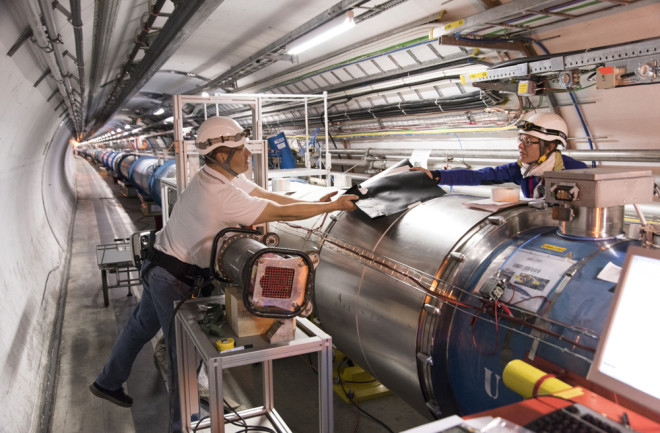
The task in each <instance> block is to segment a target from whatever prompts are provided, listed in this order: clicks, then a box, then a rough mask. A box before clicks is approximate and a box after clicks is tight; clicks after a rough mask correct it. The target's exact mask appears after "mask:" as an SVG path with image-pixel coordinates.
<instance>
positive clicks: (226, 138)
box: [195, 116, 250, 155]
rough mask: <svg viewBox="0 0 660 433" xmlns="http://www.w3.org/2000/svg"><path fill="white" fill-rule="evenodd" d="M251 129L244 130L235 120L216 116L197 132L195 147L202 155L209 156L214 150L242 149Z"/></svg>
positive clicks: (209, 119)
mask: <svg viewBox="0 0 660 433" xmlns="http://www.w3.org/2000/svg"><path fill="white" fill-rule="evenodd" d="M249 135H250V130H249V129H243V128H242V127H241V125H239V124H238V122H236V121H235V120H234V119H231V118H229V117H221V116H215V117H211V118H208V119H206V120H205V121H204V122H203V123H202V124H201V125H200V127H199V129H198V130H197V140H196V141H195V147H196V148H197V151H198V152H199V153H200V154H202V155H208V154H209V153H210V152H211V151H213V150H214V149H216V148H218V147H220V146H224V147H232V148H233V147H240V146H242V145H244V144H245V142H246V137H247V136H249Z"/></svg>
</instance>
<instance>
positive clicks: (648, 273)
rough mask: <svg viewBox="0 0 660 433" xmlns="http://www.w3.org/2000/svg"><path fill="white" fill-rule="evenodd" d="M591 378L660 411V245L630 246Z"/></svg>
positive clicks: (601, 337)
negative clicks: (651, 246)
mask: <svg viewBox="0 0 660 433" xmlns="http://www.w3.org/2000/svg"><path fill="white" fill-rule="evenodd" d="M587 379H589V380H590V381H592V382H594V383H596V384H598V385H601V386H603V387H605V388H607V389H609V390H611V391H613V392H615V393H616V394H618V395H621V396H624V397H626V398H629V399H630V400H632V401H635V402H636V403H639V404H640V405H642V406H644V407H646V408H648V409H650V410H652V411H654V412H656V413H659V414H660V250H659V249H650V248H641V247H630V248H629V249H628V252H627V254H626V258H625V261H624V264H623V268H622V269H621V275H620V276H619V282H618V284H617V286H616V288H615V291H614V298H613V300H612V304H611V305H610V310H609V313H608V316H607V319H606V321H605V325H604V327H603V331H602V333H601V336H600V341H599V343H598V348H597V349H596V353H595V356H594V361H593V363H592V364H591V367H590V369H589V373H588V374H587Z"/></svg>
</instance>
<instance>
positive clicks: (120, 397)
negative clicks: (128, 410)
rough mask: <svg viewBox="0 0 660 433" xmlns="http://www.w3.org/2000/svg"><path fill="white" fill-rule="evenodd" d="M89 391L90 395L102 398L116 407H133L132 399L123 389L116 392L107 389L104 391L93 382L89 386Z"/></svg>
mask: <svg viewBox="0 0 660 433" xmlns="http://www.w3.org/2000/svg"><path fill="white" fill-rule="evenodd" d="M89 390H90V391H92V394H94V395H95V396H97V397H100V398H104V399H106V400H108V401H110V402H112V403H114V404H116V405H117V406H121V407H131V406H132V405H133V399H132V398H131V397H130V396H129V395H126V393H125V392H124V388H119V389H118V390H116V391H110V390H109V389H105V388H103V387H102V386H100V385H99V384H97V383H96V382H94V383H93V384H91V385H89Z"/></svg>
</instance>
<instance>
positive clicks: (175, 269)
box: [143, 247, 211, 286]
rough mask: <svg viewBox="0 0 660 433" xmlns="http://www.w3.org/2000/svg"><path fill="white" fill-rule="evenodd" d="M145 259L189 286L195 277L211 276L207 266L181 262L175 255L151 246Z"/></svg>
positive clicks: (206, 277)
mask: <svg viewBox="0 0 660 433" xmlns="http://www.w3.org/2000/svg"><path fill="white" fill-rule="evenodd" d="M147 260H149V262H150V264H151V265H153V266H159V267H161V268H163V269H165V270H166V271H167V272H169V273H170V274H172V276H173V277H174V278H176V279H177V280H179V281H181V282H182V283H185V284H188V285H189V286H192V285H193V284H194V283H195V280H196V279H197V277H202V278H204V279H205V280H208V279H209V278H210V277H211V270H210V269H209V268H200V267H199V266H197V265H191V264H189V263H186V262H182V261H181V260H179V259H177V258H176V257H174V256H170V255H169V254H165V253H164V252H162V251H159V250H157V249H156V248H153V247H152V248H150V249H149V251H148V252H147ZM143 273H144V272H143Z"/></svg>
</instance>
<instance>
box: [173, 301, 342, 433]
mask: <svg viewBox="0 0 660 433" xmlns="http://www.w3.org/2000/svg"><path fill="white" fill-rule="evenodd" d="M209 302H218V300H217V299H216V298H213V297H211V298H202V299H195V300H190V301H187V302H186V303H185V304H184V305H183V306H182V307H181V308H180V310H179V311H178V313H177V315H176V318H175V329H176V331H175V334H176V349H177V362H178V364H177V365H178V371H179V382H178V386H179V398H180V402H181V419H182V420H183V426H182V428H183V431H184V432H192V431H193V425H192V424H191V422H190V417H191V415H192V414H195V413H197V412H199V403H198V385H197V366H198V365H199V362H200V360H201V361H203V362H204V365H205V366H206V368H207V373H208V378H209V411H210V419H209V420H205V421H204V422H202V423H200V425H199V426H197V425H196V424H197V423H194V424H195V427H197V431H202V429H204V428H209V427H210V429H211V430H210V431H211V433H224V432H225V431H226V430H225V427H227V428H228V429H230V430H228V431H233V430H231V428H232V427H234V426H233V425H227V426H225V422H226V421H231V420H234V419H237V416H236V415H234V414H231V415H224V409H223V396H224V390H223V382H222V372H223V370H224V369H226V368H231V367H238V366H241V365H247V364H254V363H258V362H260V363H262V364H263V365H262V367H263V399H264V402H263V403H264V404H263V406H259V407H254V408H251V409H246V410H243V411H240V412H238V415H240V416H241V417H242V418H243V419H245V420H246V421H248V420H250V419H251V420H252V423H258V425H267V426H270V427H271V428H274V429H275V430H276V431H278V432H290V430H289V428H288V427H287V426H286V424H285V422H284V421H283V420H282V418H281V417H280V415H279V414H278V413H277V411H276V410H275V402H274V397H273V360H275V359H280V358H287V357H291V356H297V355H302V354H305V353H312V352H317V354H318V364H319V372H318V378H319V382H318V385H319V432H321V433H331V432H333V431H334V425H333V412H332V338H331V337H330V335H328V334H326V333H325V332H323V331H322V330H321V329H319V328H318V327H317V326H315V325H314V324H313V323H312V322H310V321H309V320H307V319H301V318H298V319H296V320H297V330H296V334H295V338H294V339H293V340H291V341H285V342H281V343H276V344H269V343H267V342H266V341H265V340H264V339H263V338H262V336H260V335H255V336H250V337H240V338H239V337H236V336H235V335H233V333H232V331H231V329H230V327H225V328H223V331H224V332H225V334H227V335H224V337H232V338H234V339H235V340H237V344H239V345H249V344H252V345H253V347H252V348H250V349H244V350H239V351H234V352H228V353H223V352H220V351H218V350H217V349H216V347H215V344H214V342H215V340H216V339H217V338H215V339H212V338H211V337H208V336H207V335H206V334H204V333H203V332H202V330H201V329H200V326H199V324H198V321H199V320H200V319H201V317H202V316H203V312H204V311H203V307H204V305H205V304H207V303H209ZM200 307H202V308H200ZM301 403H303V404H304V402H301Z"/></svg>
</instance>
